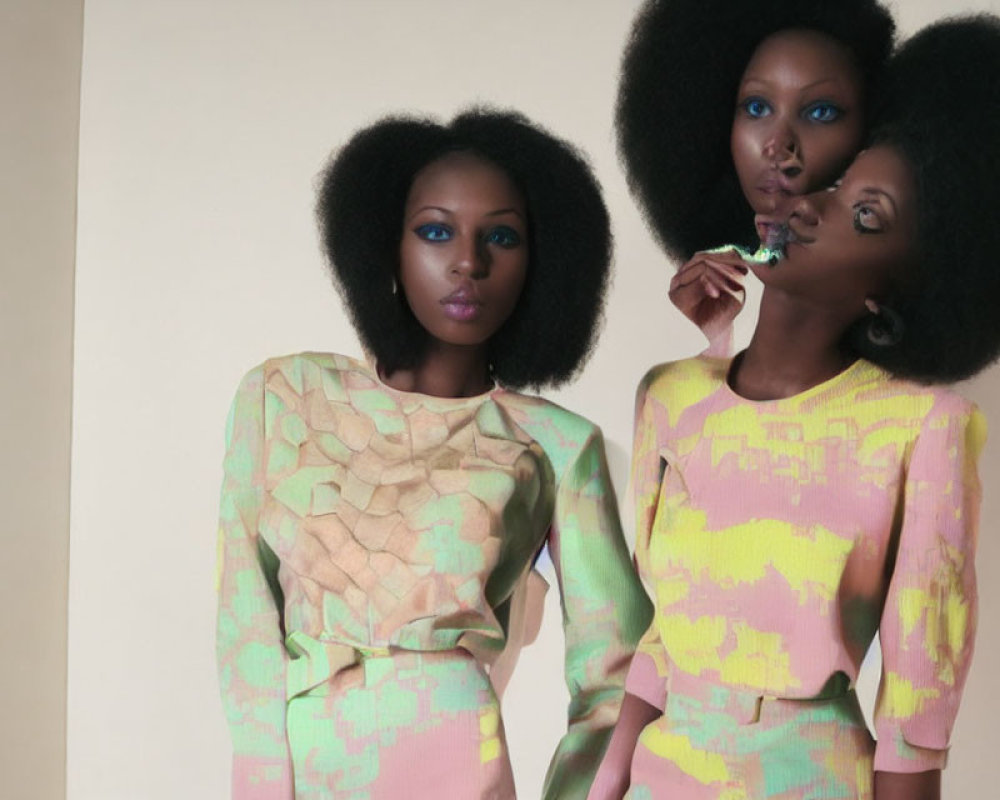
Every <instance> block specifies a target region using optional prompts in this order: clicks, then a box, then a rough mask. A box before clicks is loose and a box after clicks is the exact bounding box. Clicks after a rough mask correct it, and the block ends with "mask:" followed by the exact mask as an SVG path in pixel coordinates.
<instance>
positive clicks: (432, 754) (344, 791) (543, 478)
mask: <svg viewBox="0 0 1000 800" xmlns="http://www.w3.org/2000/svg"><path fill="white" fill-rule="evenodd" d="M226 438H227V454H226V460H225V483H224V485H223V490H222V510H221V524H220V537H219V547H220V554H219V557H220V594H219V617H218V662H219V675H220V683H221V688H222V695H223V702H224V706H225V709H226V713H227V717H228V720H229V725H230V729H231V734H232V740H233V750H234V766H233V797H234V798H239V799H240V800H250V799H251V798H254V799H256V798H268V799H270V798H284V799H286V800H287V798H292V797H296V798H338V799H339V798H345V799H346V798H351V799H352V800H353V799H354V798H358V799H360V798H370V799H371V800H382V799H383V798H386V799H389V798H391V800H398V799H399V798H405V799H406V800H421V799H424V798H435V799H436V798H463V799H465V798H468V799H470V800H475V798H484V799H485V798H498V799H504V800H505V799H506V798H512V797H513V796H514V785H513V780H512V776H511V768H510V763H509V760H508V757H507V750H506V743H505V740H504V730H503V724H502V722H501V719H500V710H499V703H498V700H497V694H496V691H495V690H494V687H493V685H492V684H491V680H490V671H491V666H492V665H494V664H496V663H498V659H500V657H501V655H502V656H503V659H502V660H503V661H504V663H505V664H509V662H510V660H511V652H510V650H511V648H515V649H516V647H517V646H518V641H517V639H518V633H517V632H518V628H519V625H520V624H521V619H522V615H523V605H524V603H523V598H524V587H525V586H526V581H527V579H528V576H529V574H530V571H531V568H532V564H533V562H534V559H535V557H536V555H537V554H538V552H539V549H540V548H541V547H542V545H543V544H545V542H546V541H548V544H549V547H550V551H551V553H552V559H553V562H554V564H555V567H556V571H557V575H558V578H559V584H560V591H561V596H562V605H563V618H564V619H563V621H564V628H565V634H566V664H565V672H566V682H567V685H568V686H569V690H570V695H571V702H570V707H569V726H568V732H567V733H566V735H565V737H564V738H563V740H562V742H561V743H560V745H559V748H558V750H557V752H556V754H555V756H554V758H553V761H552V764H551V766H550V769H549V774H548V777H547V781H546V790H545V792H546V797H566V798H571V797H583V796H585V794H586V791H587V787H588V786H589V784H590V781H591V779H592V776H593V772H594V770H595V769H596V766H597V762H598V761H599V760H600V756H601V753H602V751H603V748H604V746H605V742H606V739H607V737H608V735H609V732H610V730H611V727H612V726H613V725H614V723H615V720H616V718H617V714H618V708H619V705H620V703H621V699H622V696H623V684H624V678H625V673H626V671H627V668H628V663H629V660H630V658H631V655H632V653H633V650H634V648H635V644H636V642H637V641H638V639H639V637H640V635H641V634H642V632H643V631H644V630H645V628H646V627H647V625H648V623H649V619H650V609H649V602H648V599H647V597H646V595H645V593H644V592H643V590H642V587H641V585H640V584H639V582H638V579H637V578H636V577H635V573H634V571H633V569H632V563H631V559H630V557H629V553H628V549H627V547H626V545H625V543H624V538H623V536H622V534H621V529H620V525H619V522H618V515H617V509H616V505H615V499H614V494H613V492H612V488H611V483H610V479H609V476H608V472H607V466H606V463H605V456H604V447H603V442H602V438H601V434H600V431H599V429H598V428H597V427H596V426H594V425H592V424H591V423H589V422H587V421H586V420H584V419H582V418H581V417H578V416H576V415H574V414H572V413H570V412H568V411H566V410H564V409H562V408H560V407H558V406H556V405H554V404H552V403H549V402H547V401H545V400H542V399H540V398H537V397H530V396H526V395H521V394H517V393H513V392H507V391H504V390H502V389H496V390H494V391H491V392H489V393H487V394H484V395H481V396H478V397H469V398H438V397H430V396H427V395H422V394H413V393H406V392H400V391H396V390H394V389H392V388H390V387H388V386H386V385H384V384H383V383H381V382H380V381H379V379H378V377H377V376H376V375H375V374H374V372H373V370H372V369H371V368H370V367H368V366H366V365H365V364H362V363H360V362H358V361H354V360H352V359H348V358H345V357H342V356H337V355H327V354H302V355H296V356H289V357H284V358H278V359H273V360H270V361H267V362H266V363H265V364H263V365H262V366H261V367H258V368H257V369H255V370H253V371H251V372H250V373H249V374H248V375H247V376H246V378H245V379H244V380H243V382H242V384H241V386H240V388H239V391H238V393H237V395H236V399H235V401H234V404H233V408H232V411H231V414H230V419H229V425H228V429H227V437H226ZM494 677H495V675H494Z"/></svg>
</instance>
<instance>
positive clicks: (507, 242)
mask: <svg viewBox="0 0 1000 800" xmlns="http://www.w3.org/2000/svg"><path fill="white" fill-rule="evenodd" d="M485 241H486V243H487V244H495V245H499V246H500V247H517V246H518V245H519V244H521V236H520V234H519V233H518V232H517V231H515V230H514V229H513V228H510V227H508V226H506V225H498V226H497V227H496V228H491V229H490V230H489V231H487V232H486V236H485Z"/></svg>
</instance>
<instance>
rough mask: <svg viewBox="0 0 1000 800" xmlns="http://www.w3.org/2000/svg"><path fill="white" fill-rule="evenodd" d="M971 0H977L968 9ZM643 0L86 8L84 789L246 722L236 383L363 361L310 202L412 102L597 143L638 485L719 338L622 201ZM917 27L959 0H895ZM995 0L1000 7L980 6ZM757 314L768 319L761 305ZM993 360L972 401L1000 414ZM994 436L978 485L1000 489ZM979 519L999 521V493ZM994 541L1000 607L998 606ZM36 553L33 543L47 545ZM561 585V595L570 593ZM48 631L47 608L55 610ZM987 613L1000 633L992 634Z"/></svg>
mask: <svg viewBox="0 0 1000 800" xmlns="http://www.w3.org/2000/svg"><path fill="white" fill-rule="evenodd" d="M970 3H971V0H970ZM637 5H638V0H628V1H627V2H626V1H624V0H622V1H621V2H616V3H610V2H605V1H604V0H545V1H544V2H538V1H537V0H507V2H505V3H504V4H502V5H501V6H497V5H496V4H494V3H489V2H486V0H422V1H421V2H404V1H403V0H337V1H336V2H333V1H332V0H325V1H324V0H297V2H294V3H275V2H268V1H267V0H213V1H212V2H209V3H205V2H194V0H191V1H190V2H180V3H136V2H134V0H89V1H88V3H87V9H86V25H85V31H84V63H83V93H82V109H81V114H80V185H79V199H80V214H79V236H78V241H77V246H78V261H77V266H78V269H77V291H76V329H75V333H76V354H75V370H76V371H75V384H74V433H73V437H74V438H73V487H72V489H73V491H72V497H73V510H72V520H71V540H72V542H71V544H72V572H71V579H70V586H69V593H70V607H71V609H72V614H71V618H70V631H69V651H70V661H69V663H70V671H69V687H70V691H69V704H68V737H69V747H68V762H67V763H68V767H67V770H68V787H69V791H68V796H69V798H70V799H71V800H117V799H118V798H122V800H133V798H142V800H155V799H156V798H171V799H172V798H176V797H186V798H196V799H198V798H206V799H209V798H218V797H222V796H224V795H225V791H226V786H227V781H228V774H227V758H228V739H227V734H226V731H225V729H224V726H223V723H222V717H221V712H220V710H219V703H218V699H217V690H216V686H215V678H214V666H213V613H214V612H213V603H214V594H213V570H214V558H215V540H214V530H215V522H214V516H215V505H216V492H217V485H218V482H219V477H220V475H219V460H220V457H221V436H222V421H223V418H224V415H225V411H226V407H227V405H228V401H229V398H230V396H231V393H232V391H233V389H234V387H235V385H236V382H237V380H238V379H239V377H240V375H241V373H242V372H243V371H244V370H246V369H247V368H249V367H250V366H252V365H253V364H254V363H256V362H258V361H260V360H261V359H262V358H264V357H265V356H268V355H273V354H277V353H282V352H290V351H294V350H299V349H307V348H310V349H321V350H322V349H330V350H337V351H342V352H357V349H358V348H357V342H356V339H355V337H354V334H353V332H352V331H351V329H350V327H349V325H348V324H347V322H346V320H345V319H344V317H343V314H342V312H341V308H340V306H339V303H338V301H337V299H336V296H335V294H334V292H333V290H332V289H331V288H330V287H329V285H328V281H327V280H326V277H325V275H324V272H323V267H322V261H321V258H320V256H319V254H318V251H317V246H316V243H315V234H314V231H313V222H312V214H311V205H312V195H313V187H312V180H313V176H314V175H315V173H316V172H317V170H318V169H319V167H320V165H321V163H322V162H323V160H324V158H325V157H326V155H327V153H328V152H329V151H330V149H332V148H333V147H335V146H336V145H337V144H338V143H340V142H342V141H344V139H345V138H346V137H347V136H348V135H349V134H350V132H351V131H352V130H354V129H356V128H357V127H358V126H359V125H361V124H363V123H365V122H367V121H369V120H371V119H372V118H374V117H376V116H378V115H380V114H382V113H385V112H388V111H397V110H400V109H419V110H422V111H429V112H434V113H439V114H445V115H448V114H451V113H452V112H453V111H454V110H455V109H456V108H458V107H459V106H461V105H463V104H465V103H468V102H470V101H476V100H479V101H489V102H493V103H497V104H502V105H513V106H516V107H518V108H520V109H522V110H523V111H525V112H526V113H527V114H529V115H530V116H532V117H534V118H536V119H538V120H539V121H541V122H543V123H544V124H546V125H548V126H549V127H551V128H552V129H553V130H555V131H557V132H559V133H561V134H563V135H566V136H569V137H571V138H573V139H574V140H575V141H576V142H578V143H579V144H580V145H581V146H582V147H583V148H584V149H585V150H587V152H589V153H590V154H591V157H592V161H593V164H594V166H595V169H596V170H597V172H598V174H599V177H600V178H601V180H602V182H603V184H604V186H605V189H606V195H607V199H608V202H609V205H610V206H611V211H612V216H613V219H614V224H615V232H616V236H617V242H618V249H617V269H618V272H617V278H616V282H615V286H614V292H613V294H612V297H611V300H610V303H609V306H608V309H607V326H606V329H605V332H604V336H603V339H602V341H601V345H600V349H599V350H598V352H597V353H596V355H595V357H594V359H593V361H592V362H591V363H590V365H589V367H588V370H587V372H586V374H585V375H584V376H583V377H582V378H581V379H580V381H579V382H578V383H577V384H575V385H574V386H573V387H570V388H569V389H567V390H565V391H563V392H561V393H558V394H556V395H555V399H557V400H558V401H560V402H563V403H564V404H566V405H569V406H571V407H573V408H575V409H577V410H579V411H581V412H582V413H584V414H586V415H588V416H590V417H592V418H593V419H595V420H597V421H598V422H600V423H601V424H602V426H603V427H604V429H605V432H606V434H607V438H608V441H609V446H610V453H611V457H612V462H613V466H614V467H615V470H616V479H617V481H618V483H619V485H620V486H624V464H625V461H626V459H627V455H626V454H627V450H628V447H629V439H630V427H631V402H632V401H631V393H632V390H633V387H634V385H635V383H636V381H637V380H638V378H639V377H640V375H641V374H642V372H643V371H644V370H645V369H646V367H648V365H650V364H651V363H653V362H655V361H662V360H666V359H670V358H677V357H682V356H684V355H688V354H691V353H693V352H696V351H697V350H698V349H699V348H700V346H701V342H700V340H699V337H698V335H697V333H696V332H694V331H693V330H691V329H690V326H688V325H687V324H686V323H685V322H684V321H683V320H681V319H680V318H679V316H678V315H677V314H676V313H675V312H672V311H671V310H670V309H669V308H668V305H667V301H666V285H667V280H668V278H669V274H670V270H669V269H668V268H667V266H666V265H665V264H664V261H663V258H662V256H661V255H660V254H659V252H658V251H657V249H656V247H655V246H654V244H653V242H652V240H651V239H650V237H649V235H648V233H647V232H646V230H645V228H644V226H643V224H642V222H641V220H640V218H639V216H638V214H637V212H636V210H635V207H634V205H633V203H632V201H631V199H630V198H629V196H628V193H627V191H626V188H625V186H624V181H623V179H622V176H621V173H620V170H619V169H618V166H617V163H616V159H615V155H614V149H613V140H612V135H611V129H610V109H611V107H612V103H613V97H614V90H615V79H616V70H617V64H618V59H619V56H620V51H621V47H622V43H623V41H624V37H625V35H626V31H627V28H628V25H629V22H630V19H631V17H632V14H633V12H634V9H635V8H636V7H637ZM898 5H899V12H900V18H901V21H902V23H903V25H904V27H905V28H912V27H913V26H915V25H917V24H919V23H922V22H924V21H926V20H927V19H930V18H932V17H934V16H939V15H940V14H941V13H942V12H943V10H944V9H945V8H946V7H947V5H948V4H946V2H945V0H933V1H932V0H928V1H927V2H924V3H918V2H905V3H899V4H898ZM974 5H975V7H977V8H989V7H991V6H994V3H992V2H986V0H975V3H974ZM741 324H742V325H743V326H744V328H746V327H748V326H749V325H750V324H752V318H749V317H748V319H747V320H745V321H743V322H742V323H741ZM997 375H998V372H997V371H996V370H994V371H993V372H991V373H989V375H987V376H985V377H984V378H983V379H981V380H980V381H979V382H978V383H977V384H976V385H975V386H974V387H971V390H972V392H973V393H974V394H975V395H976V396H977V397H978V398H979V399H980V401H981V402H982V404H983V406H984V408H985V409H986V411H987V413H988V415H990V416H991V417H992V418H993V419H994V421H995V423H994V424H995V426H998V425H1000V422H997V421H998V420H1000V391H998V385H997ZM998 443H1000V435H997V436H994V440H993V441H992V442H991V444H990V449H989V450H988V452H987V454H986V456H985V464H984V467H985V469H984V480H985V483H986V484H987V486H988V487H995V488H994V491H996V488H1000V474H998V472H997V466H996V465H997V464H998V462H1000V458H998ZM985 514H986V516H985V520H986V525H985V531H986V532H989V530H990V523H991V522H992V521H994V520H997V519H1000V508H998V507H997V504H996V502H995V501H994V500H993V499H992V498H990V500H988V504H987V507H986V512H985ZM991 538H995V537H990V536H988V535H986V536H984V537H983V539H984V547H983V558H982V559H981V563H982V565H983V612H984V617H985V618H986V619H987V620H990V619H997V618H998V617H997V615H998V614H1000V574H998V565H1000V559H998V558H997V556H998V555H1000V554H998V552H997V547H996V546H995V545H994V544H993V543H992V542H991V541H990V539H991ZM36 557H37V556H36ZM553 600H554V598H550V601H553ZM33 624H34V625H39V624H40V622H34V623H33ZM991 629H992V630H991ZM993 631H998V632H1000V626H998V625H990V624H986V625H984V626H983V635H982V636H981V638H980V654H979V660H978V662H977V664H976V667H975V669H974V673H973V676H972V679H971V682H970V688H969V696H968V698H967V701H966V704H965V709H964V710H963V714H962V718H961V719H960V721H959V727H958V733H957V737H956V748H955V753H954V757H953V765H954V766H953V768H952V769H951V770H950V771H949V773H948V776H947V778H946V786H947V787H948V791H949V792H950V795H949V796H950V797H952V798H958V797H970V796H975V792H974V791H972V790H971V789H964V790H963V789H962V787H963V786H964V787H971V786H981V785H982V784H983V783H985V781H986V780H987V779H988V773H987V772H986V769H987V767H986V766H985V765H987V764H988V763H989V759H988V758H987V754H988V751H987V748H990V747H991V746H992V747H995V745H996V741H997V737H996V734H995V733H993V728H992V725H993V719H994V718H996V717H998V716H1000V700H998V697H997V693H996V692H993V691H991V687H990V686H989V685H988V680H987V678H988V676H990V675H992V674H996V670H997V667H998V666H1000V664H998V660H1000V635H998V634H997V633H994V632H993ZM560 659H561V656H560V635H559V631H558V608H557V607H555V605H554V602H550V604H549V613H548V615H547V619H546V626H545V630H544V632H543V637H542V641H541V642H540V643H539V645H538V646H536V647H535V648H532V649H531V650H529V651H528V652H526V653H525V655H524V657H523V659H522V663H521V665H520V668H519V671H518V673H517V674H516V675H515V678H514V682H513V684H512V685H511V688H510V690H509V693H508V698H507V710H506V712H505V715H506V720H507V725H508V733H509V736H510V739H511V742H512V751H513V757H514V759H515V765H516V767H515V768H516V771H517V773H518V782H519V786H520V788H521V790H522V796H523V797H525V798H531V797H534V796H537V794H538V787H539V785H540V782H541V775H542V773H543V772H544V765H545V762H546V760H547V758H548V755H549V753H550V752H551V749H552V747H553V745H554V743H555V740H556V739H557V737H558V735H559V728H560V727H561V716H562V714H563V712H564V706H565V700H566V698H565V692H564V690H563V689H562V686H561V676H560V674H559V667H558V665H559V663H560Z"/></svg>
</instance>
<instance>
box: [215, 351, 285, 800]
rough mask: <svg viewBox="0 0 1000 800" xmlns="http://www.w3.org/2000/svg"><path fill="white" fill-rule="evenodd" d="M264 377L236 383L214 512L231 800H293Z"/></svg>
mask: <svg viewBox="0 0 1000 800" xmlns="http://www.w3.org/2000/svg"><path fill="white" fill-rule="evenodd" d="M264 416H265V412H264V390H263V370H261V369H257V370H254V371H253V372H251V373H249V374H248V375H247V376H246V377H245V378H244V379H243V382H242V383H241V384H240V387H239V390H238V391H237V394H236V398H235V399H234V401H233V405H232V409H231V411H230V414H229V420H228V422H227V426H226V456H225V462H224V481H223V485H222V498H221V508H220V513H219V607H218V625H217V631H216V649H217V659H218V669H219V685H220V688H221V692H222V699H223V706H224V708H225V712H226V717H227V720H228V722H229V729H230V733H231V736H232V742H233V776H232V780H233V794H232V796H233V798H234V800H290V798H292V797H293V796H294V792H293V789H292V767H291V758H290V754H289V751H288V744H287V740H286V735H285V671H286V668H285V665H286V660H287V656H286V653H285V648H284V645H283V642H282V638H283V637H282V626H281V615H280V613H279V608H280V600H281V592H280V589H279V588H278V583H277V575H276V573H277V559H276V558H275V556H274V554H273V552H272V551H271V550H270V548H269V547H268V546H267V544H266V543H265V542H264V541H263V540H262V539H261V538H260V537H259V535H258V527H257V521H258V516H259V512H260V505H261V497H262V493H263V476H264V472H265V461H264V452H263V451H264Z"/></svg>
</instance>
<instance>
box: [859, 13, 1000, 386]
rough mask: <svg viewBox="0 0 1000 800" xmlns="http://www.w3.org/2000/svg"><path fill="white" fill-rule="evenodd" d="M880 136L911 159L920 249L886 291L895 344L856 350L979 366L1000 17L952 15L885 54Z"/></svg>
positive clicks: (911, 361) (950, 370) (939, 378)
mask: <svg viewBox="0 0 1000 800" xmlns="http://www.w3.org/2000/svg"><path fill="white" fill-rule="evenodd" d="M872 139H873V143H875V144H886V145H889V146H890V147H892V148H894V149H895V150H896V151H897V152H898V153H900V154H901V155H903V157H904V158H905V159H906V160H907V161H908V162H909V164H910V166H911V167H912V169H913V172H914V176H915V178H916V184H917V193H918V211H917V213H918V219H917V225H918V233H917V243H916V244H917V247H916V248H915V258H914V259H913V260H912V262H911V263H909V264H908V265H907V268H906V269H905V270H904V271H903V273H902V274H901V275H899V276H898V278H897V285H896V286H895V288H894V290H893V292H892V294H891V295H890V296H889V297H888V298H887V299H886V305H888V306H889V307H890V308H892V309H893V310H894V311H895V312H896V313H897V314H898V315H899V316H900V317H901V319H902V321H903V335H902V339H901V340H900V341H899V343H898V344H896V345H893V346H889V347H877V346H875V345H873V344H872V343H871V342H870V341H869V339H868V337H866V336H865V335H864V333H865V330H864V327H865V326H864V325H859V326H857V328H856V329H855V330H854V331H853V335H852V343H853V344H854V346H855V349H856V350H857V351H859V352H860V353H861V354H862V355H863V356H865V357H866V358H868V359H869V360H870V361H874V362H875V363H877V364H880V365H882V366H883V367H885V368H886V369H888V370H889V371H890V372H892V373H894V374H896V375H899V376H901V377H909V378H914V379H916V380H920V381H924V382H930V383H936V382H951V381H956V380H961V379H964V378H968V377H970V376H972V375H974V374H975V373H976V372H978V371H979V370H981V369H982V368H983V367H985V366H986V365H987V364H989V363H990V362H992V361H994V360H995V359H996V358H997V356H998V355H1000V312H998V310H997V301H998V298H1000V264H998V263H997V258H998V254H1000V224H998V223H997V220H1000V18H998V17H995V16H992V15H987V14H984V15H980V16H972V17H963V18H954V19H947V20H943V21H941V22H938V23H936V24H934V25H930V26H928V27H927V28H924V29H923V30H922V31H920V32H919V33H917V34H916V35H915V36H913V38H912V39H910V40H909V41H908V42H906V44H904V45H903V46H902V47H901V48H900V50H899V52H898V53H897V54H896V55H895V56H893V58H892V60H891V61H890V65H889V70H888V74H887V77H886V91H885V96H884V100H883V105H882V107H881V108H880V109H879V110H878V112H877V114H876V119H875V120H874V133H873V136H872Z"/></svg>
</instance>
